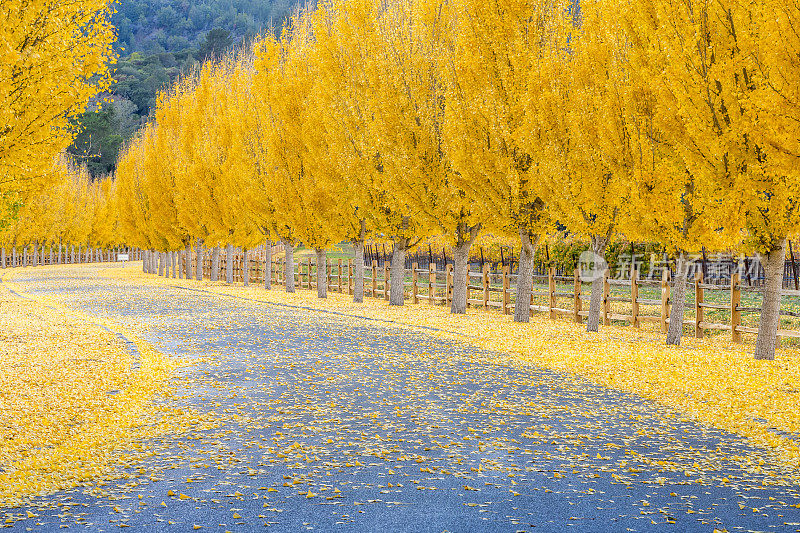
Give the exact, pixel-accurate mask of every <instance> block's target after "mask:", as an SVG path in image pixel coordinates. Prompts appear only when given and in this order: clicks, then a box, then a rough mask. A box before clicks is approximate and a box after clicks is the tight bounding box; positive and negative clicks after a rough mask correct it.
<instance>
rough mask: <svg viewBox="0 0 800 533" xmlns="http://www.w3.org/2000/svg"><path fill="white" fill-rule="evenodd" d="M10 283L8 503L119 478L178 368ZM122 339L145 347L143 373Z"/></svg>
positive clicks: (6, 296)
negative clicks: (144, 418)
mask: <svg viewBox="0 0 800 533" xmlns="http://www.w3.org/2000/svg"><path fill="white" fill-rule="evenodd" d="M16 272H20V270H17V271H16ZM8 277H9V276H8V275H6V276H4V278H3V283H2V284H1V285H0V338H1V339H2V340H1V341H0V432H1V434H2V438H0V505H15V504H18V503H20V502H22V501H24V500H25V499H26V498H28V497H30V496H33V495H38V494H46V493H50V492H53V491H55V490H59V489H65V488H70V487H74V486H76V485H78V484H79V483H81V482H84V481H86V480H90V479H94V478H97V477H100V476H107V475H111V474H112V473H113V470H114V464H115V459H116V458H117V456H118V455H119V454H120V453H122V452H123V451H124V450H131V449H134V448H135V443H134V441H135V439H136V438H137V437H138V436H139V433H138V431H137V428H138V424H139V423H140V421H141V420H140V418H141V414H142V412H143V411H144V409H145V407H147V406H148V405H149V404H150V398H151V397H152V396H153V393H154V392H155V391H156V390H157V389H158V387H159V386H160V384H161V383H162V381H163V380H164V378H165V377H166V376H168V375H169V372H170V369H171V364H170V363H169V361H168V360H167V359H165V358H164V357H163V355H162V354H160V353H159V352H157V351H156V350H155V349H153V348H152V347H151V346H150V345H149V344H147V343H145V342H144V341H141V340H139V339H137V338H135V337H134V336H132V335H131V334H130V333H128V332H125V331H123V330H121V329H120V328H119V327H118V326H116V325H114V324H111V323H103V324H102V325H104V326H106V327H107V328H109V330H110V331H106V330H104V329H102V328H101V327H99V325H98V323H97V322H98V320H97V319H90V318H89V317H86V316H84V315H82V314H81V313H78V312H75V311H62V310H60V308H59V307H58V305H57V303H55V302H51V301H46V300H38V299H34V298H33V297H31V296H30V295H25V294H24V293H21V290H20V289H19V288H18V287H17V286H15V285H14V284H13V283H9V282H8V281H7V278H8ZM9 289H11V290H13V291H15V292H16V293H17V294H16V295H15V294H12V292H11V291H10V290H9ZM115 332H118V333H121V334H122V335H124V336H125V337H126V338H128V339H131V340H133V342H134V343H135V344H136V347H137V350H138V352H139V358H138V365H137V367H136V368H132V362H133V361H132V358H131V354H130V353H129V352H128V351H127V350H126V349H125V346H124V345H123V343H122V341H121V340H120V339H119V338H118V336H117V335H116V334H115Z"/></svg>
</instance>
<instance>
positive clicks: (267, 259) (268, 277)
mask: <svg viewBox="0 0 800 533" xmlns="http://www.w3.org/2000/svg"><path fill="white" fill-rule="evenodd" d="M271 288H272V241H270V240H269V239H267V242H266V244H265V246H264V290H267V291H268V290H270V289H271Z"/></svg>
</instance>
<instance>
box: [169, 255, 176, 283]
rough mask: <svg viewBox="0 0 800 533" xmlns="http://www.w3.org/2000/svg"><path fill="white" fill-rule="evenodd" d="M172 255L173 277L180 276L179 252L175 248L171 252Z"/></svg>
mask: <svg viewBox="0 0 800 533" xmlns="http://www.w3.org/2000/svg"><path fill="white" fill-rule="evenodd" d="M169 255H170V262H171V263H172V279H175V278H177V277H178V252H176V251H175V250H173V251H171V252H170V253H169Z"/></svg>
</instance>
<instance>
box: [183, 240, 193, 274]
mask: <svg viewBox="0 0 800 533" xmlns="http://www.w3.org/2000/svg"><path fill="white" fill-rule="evenodd" d="M185 259H186V264H185V265H184V268H185V273H186V279H192V244H191V243H189V244H187V245H186V256H185Z"/></svg>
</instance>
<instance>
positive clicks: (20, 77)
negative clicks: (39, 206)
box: [0, 0, 115, 227]
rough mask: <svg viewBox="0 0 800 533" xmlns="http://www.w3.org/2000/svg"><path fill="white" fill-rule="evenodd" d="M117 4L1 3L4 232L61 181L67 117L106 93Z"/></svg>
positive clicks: (70, 129) (0, 215)
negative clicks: (44, 191)
mask: <svg viewBox="0 0 800 533" xmlns="http://www.w3.org/2000/svg"><path fill="white" fill-rule="evenodd" d="M112 4H113V2H111V1H110V0H81V1H79V2H78V1H69V2H65V1H63V0H3V1H2V2H0V227H3V226H5V225H7V224H9V223H10V222H11V221H12V220H13V218H14V215H15V213H16V211H17V210H18V209H20V208H23V209H24V204H25V203H26V202H29V201H34V202H35V201H37V200H36V197H37V195H38V194H39V192H40V191H41V190H42V189H44V188H47V187H51V186H53V183H54V181H58V179H59V175H60V173H61V170H60V168H59V165H60V164H61V163H59V162H58V160H59V157H60V154H61V153H63V151H64V150H66V148H67V147H68V146H69V145H70V144H71V143H72V140H73V138H74V134H75V130H74V125H73V124H72V123H71V122H70V118H71V117H74V116H75V115H78V114H80V113H82V112H84V111H85V109H86V107H87V104H88V103H89V102H90V101H91V100H92V99H93V98H95V97H96V96H97V95H99V94H100V93H102V92H103V91H104V90H106V89H107V88H108V86H109V82H110V78H109V75H108V68H109V64H110V63H111V62H112V61H113V52H112V43H113V42H114V39H115V34H114V28H113V27H112V26H111V24H110V20H109V19H110V16H111V14H112V11H113V6H112ZM54 162H55V166H56V168H55V169H54V168H53V167H54Z"/></svg>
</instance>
